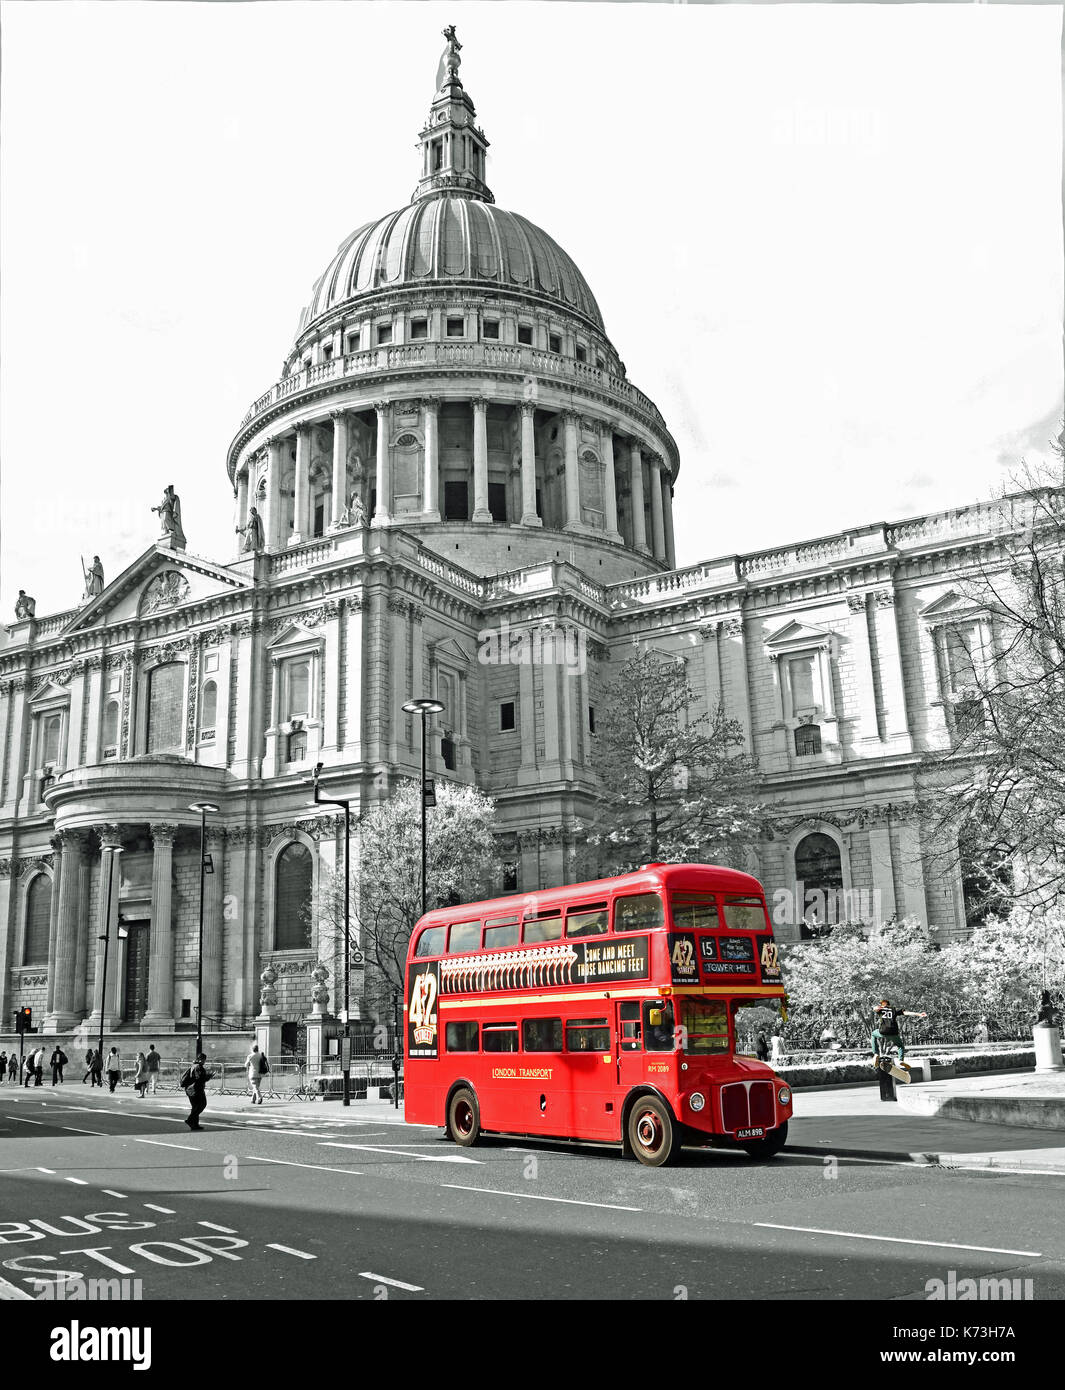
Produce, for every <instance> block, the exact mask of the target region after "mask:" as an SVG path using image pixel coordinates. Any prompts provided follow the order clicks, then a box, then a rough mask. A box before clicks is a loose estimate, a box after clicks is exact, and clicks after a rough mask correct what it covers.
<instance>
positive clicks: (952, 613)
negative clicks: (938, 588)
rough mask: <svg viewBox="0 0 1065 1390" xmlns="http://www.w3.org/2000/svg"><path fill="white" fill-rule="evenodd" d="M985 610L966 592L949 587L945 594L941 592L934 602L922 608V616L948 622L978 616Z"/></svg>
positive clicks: (925, 618) (930, 619)
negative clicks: (961, 592) (962, 592)
mask: <svg viewBox="0 0 1065 1390" xmlns="http://www.w3.org/2000/svg"><path fill="white" fill-rule="evenodd" d="M984 611H985V610H984V609H983V608H981V607H980V605H979V604H978V603H976V602H975V601H974V600H973V599H971V598H968V597H967V596H966V595H965V594H959V593H958V592H957V591H956V590H954V589H948V590H947V592H946V593H945V594H941V595H940V597H939V598H937V599H936V600H935V602H934V603H930V604H928V605H927V607H925V608H922V609H921V617H922V618H923V619H924V620H925V621H926V622H932V623H948V622H951V621H952V620H954V619H959V618H962V619H968V618H977V617H979V616H980V614H981V613H983V612H984Z"/></svg>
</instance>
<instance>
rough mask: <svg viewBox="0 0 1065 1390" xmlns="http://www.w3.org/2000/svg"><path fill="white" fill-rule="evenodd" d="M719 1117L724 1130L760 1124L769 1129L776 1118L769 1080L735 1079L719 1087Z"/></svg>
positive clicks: (771, 1084)
mask: <svg viewBox="0 0 1065 1390" xmlns="http://www.w3.org/2000/svg"><path fill="white" fill-rule="evenodd" d="M721 1118H722V1121H723V1124H724V1128H725V1129H726V1130H734V1129H748V1128H750V1127H751V1126H752V1125H761V1126H762V1128H763V1129H771V1128H772V1127H773V1122H774V1120H775V1118H776V1116H775V1113H774V1110H773V1083H772V1082H771V1081H751V1082H743V1081H737V1082H734V1083H733V1084H731V1085H729V1086H722V1088H721Z"/></svg>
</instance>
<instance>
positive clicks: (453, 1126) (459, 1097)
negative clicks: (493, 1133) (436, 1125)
mask: <svg viewBox="0 0 1065 1390" xmlns="http://www.w3.org/2000/svg"><path fill="white" fill-rule="evenodd" d="M447 1128H448V1133H449V1134H450V1135H451V1137H452V1139H454V1141H455V1143H456V1144H461V1145H462V1147H463V1148H464V1149H468V1148H471V1147H472V1146H473V1145H474V1144H476V1143H477V1140H478V1139H479V1138H480V1136H481V1107H480V1106H479V1105H478V1104H477V1097H476V1095H475V1094H474V1093H473V1091H472V1090H471V1089H470V1088H469V1086H460V1087H459V1089H458V1090H457V1091H456V1092H455V1094H454V1095H453V1096H452V1097H451V1100H450V1101H449V1103H448V1107H447Z"/></svg>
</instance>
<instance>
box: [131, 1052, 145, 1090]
mask: <svg viewBox="0 0 1065 1390" xmlns="http://www.w3.org/2000/svg"><path fill="white" fill-rule="evenodd" d="M133 1089H134V1090H135V1091H136V1092H137V1094H138V1096H140V1098H141V1100H143V1099H144V1093H145V1091H146V1090H147V1089H148V1062H147V1059H146V1058H145V1056H144V1053H143V1052H138V1053H137V1060H136V1062H135V1063H134V1067H133Z"/></svg>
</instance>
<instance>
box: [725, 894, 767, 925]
mask: <svg viewBox="0 0 1065 1390" xmlns="http://www.w3.org/2000/svg"><path fill="white" fill-rule="evenodd" d="M725 925H726V926H727V927H731V929H732V930H733V931H768V930H769V927H768V925H767V923H766V920H765V905H764V904H763V903H762V900H761V899H760V898H726V899H725Z"/></svg>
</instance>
